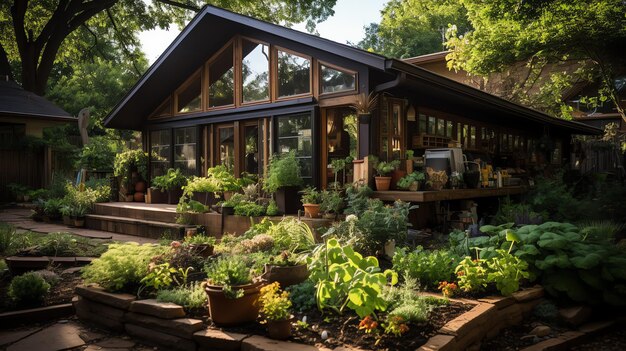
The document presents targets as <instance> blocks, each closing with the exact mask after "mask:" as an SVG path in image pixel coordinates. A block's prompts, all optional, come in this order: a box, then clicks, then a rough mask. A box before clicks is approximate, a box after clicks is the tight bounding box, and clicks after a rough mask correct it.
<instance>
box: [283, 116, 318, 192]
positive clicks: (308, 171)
mask: <svg viewBox="0 0 626 351" xmlns="http://www.w3.org/2000/svg"><path fill="white" fill-rule="evenodd" d="M277 120H278V138H277V139H278V141H277V142H278V145H277V146H278V152H279V153H287V152H290V151H291V150H296V155H297V157H298V159H299V160H300V166H301V167H302V178H303V179H304V180H305V182H308V183H310V182H311V181H312V178H313V145H312V130H311V125H312V122H311V114H310V113H302V114H297V115H290V116H281V117H278V118H277Z"/></svg>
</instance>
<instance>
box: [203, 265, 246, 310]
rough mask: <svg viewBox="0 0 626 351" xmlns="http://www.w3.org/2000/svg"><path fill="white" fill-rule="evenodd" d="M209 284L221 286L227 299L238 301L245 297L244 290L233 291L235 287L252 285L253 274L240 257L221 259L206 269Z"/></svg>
mask: <svg viewBox="0 0 626 351" xmlns="http://www.w3.org/2000/svg"><path fill="white" fill-rule="evenodd" d="M204 271H205V273H206V274H207V282H208V283H209V284H211V285H217V286H221V287H222V289H223V291H224V294H225V295H226V297H228V298H230V299H238V298H241V297H243V293H244V291H243V289H237V290H233V287H234V286H238V285H245V284H250V283H252V278H253V277H252V274H251V271H250V269H249V268H248V267H247V266H246V263H245V260H243V259H242V258H241V257H238V256H227V257H220V258H218V259H217V260H215V261H213V262H211V263H209V264H207V265H206V266H205V267H204Z"/></svg>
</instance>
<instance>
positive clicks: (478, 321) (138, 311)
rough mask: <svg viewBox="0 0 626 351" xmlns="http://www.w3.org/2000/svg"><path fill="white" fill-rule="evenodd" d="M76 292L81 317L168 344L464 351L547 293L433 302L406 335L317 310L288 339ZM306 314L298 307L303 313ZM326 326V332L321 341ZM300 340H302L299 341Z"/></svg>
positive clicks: (127, 299) (88, 290)
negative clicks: (370, 329)
mask: <svg viewBox="0 0 626 351" xmlns="http://www.w3.org/2000/svg"><path fill="white" fill-rule="evenodd" d="M76 294H77V296H76V297H75V298H74V299H73V303H74V306H75V308H76V313H77V315H78V317H79V318H80V319H81V320H84V321H86V322H90V323H93V324H96V325H98V326H100V327H103V328H105V329H110V330H115V331H126V332H127V333H129V334H130V335H132V336H135V337H137V338H140V339H143V340H144V341H146V342H148V343H151V344H154V345H156V346H160V347H165V348H167V349H176V350H183V349H194V348H196V347H199V348H201V349H202V348H204V349H211V350H282V349H285V347H287V346H288V347H289V349H294V348H295V349H298V350H303V351H304V350H319V349H325V350H329V349H335V350H341V349H343V350H345V349H351V348H352V349H354V348H356V349H372V348H377V349H387V350H416V349H419V350H464V349H467V348H469V347H470V346H472V345H474V344H479V343H480V342H481V341H482V340H484V339H489V338H493V337H495V336H496V335H497V334H498V333H499V331H500V330H502V329H503V328H506V327H507V326H513V325H518V324H520V323H521V322H522V319H523V316H525V315H528V314H529V313H530V312H531V311H532V309H533V308H534V306H536V305H537V304H538V303H539V302H540V301H541V298H542V296H543V289H542V288H540V287H534V288H529V289H525V290H522V291H520V292H517V293H515V294H513V296H510V297H489V298H485V299H479V300H455V299H452V300H451V302H450V304H449V305H448V306H445V307H443V308H440V309H436V310H435V311H434V312H433V314H432V316H431V317H432V318H430V319H429V320H430V322H428V323H425V324H424V325H419V326H418V327H412V328H411V329H410V330H409V331H408V332H407V333H405V334H403V335H402V336H401V337H391V336H384V337H382V338H381V340H380V341H379V342H378V345H377V346H375V345H374V344H375V343H376V341H377V336H376V335H374V334H366V333H364V332H363V331H361V330H358V322H359V318H358V317H357V316H356V315H354V316H352V315H349V314H346V315H345V316H343V317H341V318H327V317H328V315H325V316H322V315H321V314H319V313H317V311H315V312H309V313H307V314H306V316H307V323H308V324H309V327H307V328H299V329H297V330H296V331H295V332H294V335H293V336H292V337H291V338H290V339H289V341H287V342H281V341H275V340H271V339H268V338H267V337H266V335H267V334H266V331H265V327H264V326H262V325H259V324H257V323H251V324H248V325H245V326H240V327H231V328H216V327H214V326H212V325H211V324H210V320H208V319H206V318H202V319H198V318H189V317H187V315H186V314H185V312H184V310H183V308H182V307H181V306H178V305H175V304H172V303H159V302H156V301H155V300H137V299H136V298H135V297H134V296H132V295H128V294H112V293H108V292H105V291H104V290H102V289H100V288H97V287H85V286H79V287H77V289H76ZM304 315H305V314H302V313H299V314H296V317H297V318H298V319H300V320H301V319H302V317H303V316H304ZM324 330H326V331H327V333H328V334H329V335H328V338H327V339H326V340H323V339H322V337H321V334H322V332H323V331H324ZM296 345H299V346H296Z"/></svg>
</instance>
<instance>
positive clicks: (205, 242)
mask: <svg viewBox="0 0 626 351" xmlns="http://www.w3.org/2000/svg"><path fill="white" fill-rule="evenodd" d="M185 243H187V244H188V245H189V248H191V249H192V250H194V251H195V252H196V253H197V254H198V255H199V256H202V257H204V258H207V257H209V256H211V255H213V246H215V237H212V236H207V235H202V234H195V235H188V236H186V237H185Z"/></svg>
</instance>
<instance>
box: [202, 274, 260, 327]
mask: <svg viewBox="0 0 626 351" xmlns="http://www.w3.org/2000/svg"><path fill="white" fill-rule="evenodd" d="M262 286H263V283H262V282H257V283H252V284H248V285H238V286H233V287H232V289H233V290H238V289H243V290H244V296H243V297H241V298H238V299H229V298H228V297H226V295H224V291H223V290H222V287H221V286H216V285H209V284H207V285H206V288H205V291H206V293H207V296H208V297H209V315H210V316H211V320H212V321H213V323H215V324H216V325H220V326H233V325H240V324H244V323H248V322H254V321H255V320H256V318H257V317H258V315H259V306H258V305H257V303H256V302H257V300H258V298H259V290H260V289H261V287H262Z"/></svg>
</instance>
